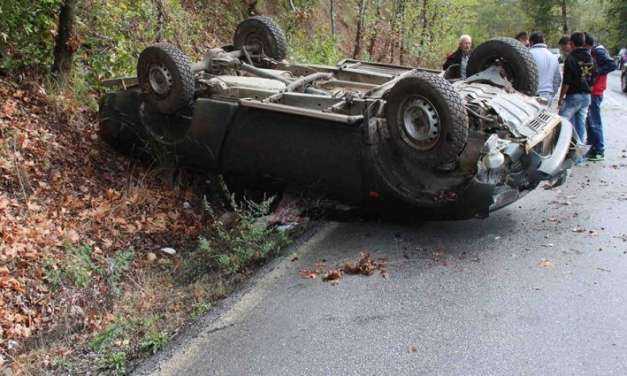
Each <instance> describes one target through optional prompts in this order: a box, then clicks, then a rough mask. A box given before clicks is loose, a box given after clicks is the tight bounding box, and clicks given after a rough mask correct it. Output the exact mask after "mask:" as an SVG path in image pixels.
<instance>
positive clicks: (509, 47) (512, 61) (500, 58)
mask: <svg viewBox="0 0 627 376" xmlns="http://www.w3.org/2000/svg"><path fill="white" fill-rule="evenodd" d="M499 62H500V63H499ZM495 63H499V64H500V65H501V66H503V68H504V69H505V72H506V74H507V76H508V77H507V78H508V79H509V80H510V82H511V83H512V86H513V87H514V89H516V90H518V91H520V92H523V93H525V94H527V95H536V93H537V91H538V68H537V66H536V63H535V61H534V60H533V56H532V55H531V52H529V48H527V47H525V45H523V44H522V43H520V42H519V41H517V40H516V39H513V38H494V39H491V40H489V41H487V42H485V43H482V44H480V45H479V47H477V48H475V49H474V51H472V53H471V54H470V58H469V59H468V68H467V69H466V72H467V76H468V77H470V76H472V75H473V74H476V73H479V72H481V71H482V70H484V69H487V68H489V67H490V66H491V65H493V64H495Z"/></svg>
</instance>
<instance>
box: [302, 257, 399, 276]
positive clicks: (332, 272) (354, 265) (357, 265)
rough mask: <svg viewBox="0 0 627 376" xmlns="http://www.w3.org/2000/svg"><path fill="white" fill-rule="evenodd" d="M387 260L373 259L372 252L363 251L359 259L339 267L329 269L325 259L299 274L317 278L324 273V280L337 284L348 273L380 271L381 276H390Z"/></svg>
mask: <svg viewBox="0 0 627 376" xmlns="http://www.w3.org/2000/svg"><path fill="white" fill-rule="evenodd" d="M385 261H386V260H385V259H383V258H380V259H377V260H375V259H373V258H372V257H371V256H370V253H369V252H367V251H362V252H360V253H359V259H358V260H357V261H356V262H354V261H346V262H344V263H343V264H341V266H339V267H337V268H331V269H327V268H326V265H325V262H324V261H319V262H317V263H316V264H315V265H314V267H313V268H311V269H302V270H300V271H299V274H300V276H301V277H302V278H305V279H315V278H316V277H317V276H318V275H322V276H323V277H322V281H324V282H331V283H332V284H336V283H338V282H339V280H340V279H342V277H343V276H344V274H347V275H363V276H371V275H373V274H374V273H375V272H377V271H378V272H379V273H380V275H381V277H383V278H388V277H389V274H388V272H387V268H386V262H385Z"/></svg>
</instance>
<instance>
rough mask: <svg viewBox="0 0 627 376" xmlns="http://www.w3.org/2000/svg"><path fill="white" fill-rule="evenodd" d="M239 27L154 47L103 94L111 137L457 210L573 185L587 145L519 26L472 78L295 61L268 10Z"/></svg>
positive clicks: (338, 191)
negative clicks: (204, 40)
mask: <svg viewBox="0 0 627 376" xmlns="http://www.w3.org/2000/svg"><path fill="white" fill-rule="evenodd" d="M233 39H234V40H233V45H230V46H226V47H223V48H216V49H211V50H209V51H208V52H207V54H206V55H205V57H204V59H203V60H202V61H201V62H198V63H193V64H192V63H191V62H190V61H189V59H188V58H187V57H186V56H185V55H184V54H183V53H182V52H181V51H180V50H178V49H177V48H176V47H174V46H172V45H169V44H164V43H161V44H156V45H153V46H150V47H148V48H146V49H145V50H144V51H143V52H142V53H141V55H140V57H139V61H138V65H137V77H132V78H121V79H117V80H111V81H109V82H108V83H107V84H109V85H111V86H117V87H122V90H119V91H116V92H112V93H110V94H107V95H105V96H104V97H103V98H102V99H101V104H100V134H101V137H102V138H103V139H104V140H105V141H106V142H108V143H109V144H111V145H112V146H113V147H115V148H117V149H119V150H121V151H124V152H132V153H140V154H141V153H145V152H146V151H147V150H149V149H150V148H151V147H154V146H155V145H158V146H159V147H162V148H166V149H167V150H169V151H171V152H173V153H174V154H175V155H176V156H177V161H178V163H180V164H181V165H188V166H192V167H195V168H200V169H203V170H209V171H215V172H218V173H221V174H223V175H224V176H225V177H226V178H227V179H232V180H234V181H237V182H239V183H240V184H242V183H243V184H246V185H249V186H254V187H264V186H267V185H270V184H271V185H272V186H274V187H276V186H294V187H298V188H299V189H302V190H303V191H304V192H315V193H318V194H324V195H326V196H328V197H330V198H335V199H337V200H341V201H345V202H348V203H353V204H358V205H361V206H364V207H369V208H376V209H380V208H381V209H393V210H395V211H402V212H406V213H410V214H411V215H413V216H421V215H425V216H426V215H428V216H433V215H435V216H440V217H447V218H470V217H475V216H480V217H481V216H487V215H488V213H489V212H490V211H492V210H495V209H498V208H501V207H503V206H505V205H507V204H509V203H512V202H514V201H516V200H517V199H518V198H520V197H522V196H523V195H524V194H525V193H526V192H529V191H530V190H533V189H534V188H536V187H537V186H538V184H539V183H540V182H541V181H550V183H551V184H555V185H557V184H561V183H562V182H563V181H564V180H565V178H566V176H567V173H568V169H569V168H570V166H571V165H572V161H573V160H574V159H575V158H576V157H577V156H578V155H580V154H581V153H582V150H581V146H580V145H579V144H578V142H577V139H576V136H575V134H574V132H573V128H572V126H571V124H570V123H568V121H567V120H564V119H562V118H560V117H559V116H557V115H556V114H554V113H552V112H551V111H549V109H548V108H547V106H546V104H545V103H542V102H541V99H540V98H536V97H534V96H532V95H533V94H534V93H535V92H536V85H537V84H536V82H537V80H536V77H537V71H536V66H535V64H534V62H533V60H532V58H531V56H530V54H529V52H528V51H527V49H526V48H525V47H524V46H523V45H522V44H520V43H519V42H518V41H516V40H514V39H510V38H497V39H493V40H490V41H487V42H485V43H484V44H481V45H480V46H478V47H477V48H476V49H475V50H474V51H473V53H472V55H471V56H470V59H469V62H468V66H467V73H468V78H467V79H463V80H462V79H459V78H456V77H455V76H456V75H455V69H452V70H448V71H447V72H439V71H434V70H429V69H422V68H409V67H404V66H396V65H389V64H378V63H368V62H364V61H358V60H351V59H346V60H343V61H341V62H339V63H338V64H337V66H320V65H311V64H291V63H288V62H286V61H285V57H286V54H287V43H286V39H285V36H284V34H283V32H282V31H281V30H280V28H278V27H277V25H275V24H274V23H273V21H272V20H271V19H270V18H267V17H261V16H257V17H252V18H249V19H247V20H245V21H243V22H242V23H241V24H240V25H239V26H238V28H237V30H236V32H235V35H234V38H233Z"/></svg>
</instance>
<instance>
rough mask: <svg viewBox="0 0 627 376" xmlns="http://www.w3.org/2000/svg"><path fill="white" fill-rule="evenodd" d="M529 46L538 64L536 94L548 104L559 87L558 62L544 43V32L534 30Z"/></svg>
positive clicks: (560, 81) (560, 78)
mask: <svg viewBox="0 0 627 376" xmlns="http://www.w3.org/2000/svg"><path fill="white" fill-rule="evenodd" d="M529 42H530V44H531V48H530V49H529V51H530V52H531V55H532V56H533V60H534V61H535V62H536V65H537V66H538V92H537V95H538V96H539V97H542V98H544V99H546V100H547V101H548V102H549V106H550V105H551V103H552V102H553V99H554V98H555V95H556V94H557V92H558V91H559V89H560V85H561V83H562V76H561V74H560V63H559V61H558V58H557V56H556V55H555V54H553V53H552V52H551V51H549V49H548V48H547V45H546V44H545V43H544V34H542V33H541V32H539V31H534V32H533V33H531V36H530V37H529Z"/></svg>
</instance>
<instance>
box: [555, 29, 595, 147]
mask: <svg viewBox="0 0 627 376" xmlns="http://www.w3.org/2000/svg"><path fill="white" fill-rule="evenodd" d="M570 42H571V43H572V45H573V50H572V51H571V52H570V53H569V54H568V56H567V57H566V61H565V62H564V79H563V80H562V89H561V91H560V96H559V101H558V107H559V109H560V110H559V114H560V115H561V116H563V117H565V118H567V119H569V120H570V122H571V123H572V124H573V125H574V126H575V130H576V131H577V135H578V136H579V139H580V140H582V141H583V140H585V138H586V116H587V115H588V107H589V106H590V93H591V91H592V78H593V74H594V64H593V62H592V56H591V55H590V51H588V49H586V48H584V43H585V35H584V33H582V32H575V33H573V34H572V35H571V36H570Z"/></svg>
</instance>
